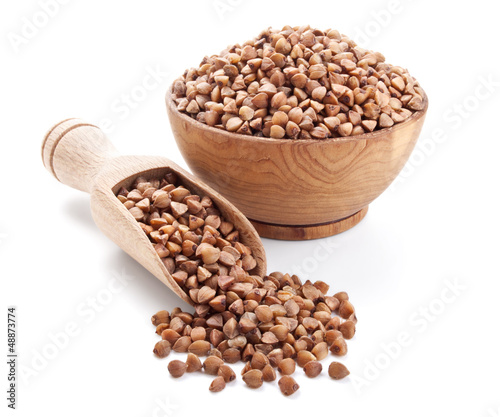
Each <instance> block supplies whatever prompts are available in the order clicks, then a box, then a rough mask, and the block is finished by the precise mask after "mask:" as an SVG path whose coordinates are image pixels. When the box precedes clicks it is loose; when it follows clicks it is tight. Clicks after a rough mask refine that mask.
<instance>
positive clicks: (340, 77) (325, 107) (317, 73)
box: [171, 26, 426, 139]
mask: <svg viewBox="0 0 500 417" xmlns="http://www.w3.org/2000/svg"><path fill="white" fill-rule="evenodd" d="M171 98H172V100H174V102H175V104H176V106H177V110H178V111H180V112H182V113H185V114H187V115H189V116H191V117H192V118H194V119H196V120H197V121H198V122H201V123H204V124H207V125H209V126H213V127H216V128H220V129H225V130H227V131H229V132H236V133H240V134H245V135H254V136H260V137H269V138H276V139H281V138H288V139H325V138H329V137H345V136H356V135H361V134H364V133H369V132H373V131H375V130H380V129H384V128H390V127H391V126H393V125H394V124H397V123H401V122H404V121H405V120H407V119H408V118H409V117H410V116H411V115H412V114H413V113H414V112H417V111H420V110H424V108H425V102H426V96H425V93H424V91H423V89H422V88H421V87H420V86H419V84H418V82H417V81H416V80H415V79H414V78H413V77H412V76H411V75H410V74H409V73H408V71H407V70H406V69H403V68H401V67H398V66H393V65H390V64H387V63H386V62H385V58H384V56H383V55H382V54H380V53H379V52H373V51H369V50H366V49H364V48H361V47H359V46H357V45H356V43H355V42H354V41H352V40H351V39H349V38H348V37H346V36H344V35H341V34H340V33H339V32H338V31H337V30H331V29H328V30H326V31H322V30H319V29H313V28H311V27H310V26H296V27H291V26H285V27H284V28H283V29H281V30H274V29H267V30H265V31H263V32H261V33H260V34H259V36H257V37H256V38H255V39H253V40H251V41H247V42H245V43H244V44H242V45H239V44H236V45H232V46H229V47H228V48H227V49H225V50H223V51H222V52H221V53H220V54H219V55H212V56H210V57H205V58H204V59H203V61H202V62H201V64H200V66H199V67H198V68H191V69H189V70H187V71H185V73H184V74H183V75H182V77H180V78H179V79H177V80H176V81H175V82H174V83H173V86H172V91H171Z"/></svg>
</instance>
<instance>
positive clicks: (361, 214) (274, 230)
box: [250, 207, 368, 240]
mask: <svg viewBox="0 0 500 417" xmlns="http://www.w3.org/2000/svg"><path fill="white" fill-rule="evenodd" d="M367 212H368V207H365V208H363V209H361V210H360V211H358V212H357V213H354V214H353V215H352V216H349V217H346V218H345V219H341V220H337V221H334V222H331V223H324V224H315V225H303V226H288V225H287V226H283V225H279V224H270V223H262V222H258V221H255V220H252V219H250V222H251V223H252V224H253V226H254V227H255V230H257V233H258V234H259V236H260V237H267V238H271V239H279V240H311V239H320V238H323V237H328V236H333V235H338V234H339V233H342V232H345V231H346V230H349V229H350V228H351V227H354V226H356V225H357V224H358V223H359V222H360V221H361V220H363V219H364V218H365V216H366V213H367Z"/></svg>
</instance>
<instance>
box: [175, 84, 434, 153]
mask: <svg viewBox="0 0 500 417" xmlns="http://www.w3.org/2000/svg"><path fill="white" fill-rule="evenodd" d="M171 90H172V86H171V87H170V88H169V89H168V90H167V94H166V96H165V101H166V104H167V107H168V108H170V110H171V112H172V113H176V114H177V115H178V117H180V118H181V119H182V120H185V121H186V122H188V123H191V124H193V125H194V126H196V127H197V128H199V129H202V130H207V131H209V132H212V133H216V134H218V135H222V136H225V137H226V138H230V139H232V140H235V139H237V140H246V141H250V140H251V141H253V142H254V143H265V144H271V143H272V144H277V145H284V144H290V143H296V144H298V143H304V144H319V143H347V142H353V141H362V140H376V139H385V136H386V135H388V134H391V133H392V132H395V131H398V130H400V129H404V128H405V127H406V125H409V124H412V123H414V122H415V121H417V120H419V119H420V118H421V117H424V116H425V114H426V113H427V109H428V107H429V100H428V98H427V94H425V92H424V97H423V99H424V108H423V109H422V110H418V111H416V112H414V113H413V114H412V115H411V116H410V117H408V119H406V120H405V121H404V122H402V123H397V124H395V125H393V126H391V127H389V128H385V129H381V130H377V131H375V132H369V133H363V134H362V135H356V136H346V137H338V138H327V139H273V138H262V137H258V136H251V135H243V134H241V133H235V132H228V131H227V130H225V129H218V128H216V127H212V126H209V125H207V124H205V123H201V122H199V121H198V120H196V119H193V118H192V117H189V116H188V115H186V114H185V113H182V112H180V111H178V110H177V106H174V101H173V100H172V91H171Z"/></svg>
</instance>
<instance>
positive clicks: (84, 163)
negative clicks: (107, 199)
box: [42, 119, 118, 193]
mask: <svg viewBox="0 0 500 417" xmlns="http://www.w3.org/2000/svg"><path fill="white" fill-rule="evenodd" d="M117 154H118V153H117V151H116V149H115V147H114V146H113V144H112V143H111V142H110V141H109V140H108V138H107V137H106V135H105V134H104V132H103V131H102V130H101V129H99V128H98V127H97V126H94V125H92V124H90V123H87V122H85V121H83V120H80V119H67V120H64V121H62V122H60V123H58V124H57V125H55V126H54V127H53V128H52V129H50V130H49V132H48V133H47V135H46V136H45V139H44V141H43V144H42V159H43V163H44V165H45V168H47V169H48V170H49V171H50V172H51V173H52V174H53V175H54V177H56V179H57V180H59V181H60V182H62V183H63V184H66V185H69V186H70V187H73V188H76V189H77V190H81V191H85V192H87V193H89V192H90V190H91V188H92V185H93V183H94V178H95V176H96V175H97V174H98V173H99V171H100V170H101V168H102V166H103V165H104V164H105V163H106V162H107V161H109V159H111V158H113V157H115V156H117Z"/></svg>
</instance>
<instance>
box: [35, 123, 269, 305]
mask: <svg viewBox="0 0 500 417" xmlns="http://www.w3.org/2000/svg"><path fill="white" fill-rule="evenodd" d="M42 159H43V163H44V165H45V167H46V168H47V169H48V170H49V171H50V172H51V173H52V174H53V175H54V177H56V179H58V180H59V181H60V182H62V183H63V184H66V185H69V186H70V187H73V188H76V189H78V190H81V191H85V192H87V193H90V207H91V211H92V217H93V218H94V221H95V223H96V224H97V226H98V227H99V228H100V229H101V230H102V231H103V232H104V234H105V235H106V236H108V237H109V238H110V239H111V240H112V241H113V242H115V243H116V244H117V245H118V246H120V247H121V248H122V249H123V250H124V251H125V252H127V253H128V254H129V255H130V256H131V257H132V258H134V259H135V260H136V261H137V262H139V263H140V264H142V265H143V266H144V267H145V268H146V269H147V270H148V271H149V272H151V273H152V274H153V275H154V276H155V277H156V278H158V279H159V280H160V281H161V282H163V283H164V284H165V285H166V286H167V287H169V288H170V289H171V290H172V291H173V292H175V293H176V294H177V295H178V296H179V297H180V298H182V299H183V300H184V301H186V302H188V303H190V304H193V302H192V300H191V299H190V298H189V297H188V296H187V295H186V293H185V292H184V291H183V290H182V289H181V288H180V287H179V285H177V283H176V282H175V280H174V279H173V278H172V276H171V275H170V274H169V273H168V271H167V269H166V268H165V265H164V264H163V262H162V261H161V259H160V257H159V256H158V255H157V253H156V251H155V250H154V248H153V245H152V243H151V242H150V241H149V239H148V237H147V236H146V234H145V233H144V231H143V230H142V229H141V227H140V226H139V223H138V222H137V221H136V220H135V219H134V218H133V217H132V215H131V214H130V213H129V211H128V210H127V209H126V208H125V206H124V205H123V204H122V203H121V202H120V201H119V200H118V198H117V197H116V193H117V192H118V190H119V189H120V188H121V187H125V188H127V187H130V185H131V184H132V183H133V182H134V180H135V179H136V178H137V177H139V176H142V177H144V178H146V179H160V178H162V177H164V176H165V175H166V174H167V173H168V172H174V173H175V174H177V176H178V177H179V181H180V183H182V185H184V186H185V187H186V188H187V189H189V190H190V191H191V192H192V193H195V194H199V195H200V196H208V197H210V198H211V199H212V200H213V202H214V203H215V205H216V206H217V208H218V209H219V210H220V212H221V213H222V216H224V217H225V219H226V220H228V221H230V222H232V223H233V224H234V226H235V229H237V230H238V231H239V234H240V239H241V242H242V243H243V244H245V245H247V246H248V247H250V248H251V249H252V253H253V256H254V257H255V260H256V261H257V266H256V268H255V269H254V270H253V271H252V273H253V274H257V275H263V274H265V273H266V255H265V252H264V247H263V246H262V242H261V240H260V238H259V235H258V234H257V232H256V231H255V229H254V228H253V226H252V225H251V223H250V222H249V221H248V220H247V218H246V217H245V216H244V215H243V214H242V213H241V212H240V211H239V210H238V209H237V208H236V207H235V206H233V205H232V204H231V203H230V202H229V201H227V200H226V199H225V198H224V197H222V196H221V195H220V194H219V193H217V192H216V191H214V190H213V189H211V188H210V187H209V186H208V185H205V184H203V183H202V182H201V181H199V180H198V179H196V178H195V177H193V176H192V175H191V174H189V173H188V172H186V171H185V170H183V169H182V168H181V167H179V166H178V165H176V164H175V163H173V162H172V161H170V160H169V159H167V158H162V157H159V156H120V155H118V153H117V151H116V149H115V148H114V146H113V144H112V143H111V142H110V141H109V140H108V138H107V137H106V135H105V134H104V132H103V131H102V130H100V129H99V128H98V127H97V126H94V125H92V124H89V123H87V122H84V121H83V120H80V119H68V120H64V121H62V122H60V123H59V124H57V125H55V126H54V127H53V128H52V129H50V131H49V132H48V133H47V135H46V136H45V140H44V141H43V144H42Z"/></svg>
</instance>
